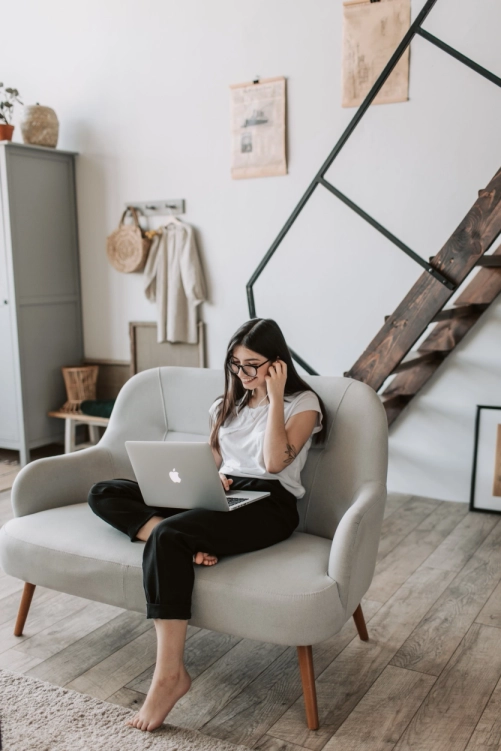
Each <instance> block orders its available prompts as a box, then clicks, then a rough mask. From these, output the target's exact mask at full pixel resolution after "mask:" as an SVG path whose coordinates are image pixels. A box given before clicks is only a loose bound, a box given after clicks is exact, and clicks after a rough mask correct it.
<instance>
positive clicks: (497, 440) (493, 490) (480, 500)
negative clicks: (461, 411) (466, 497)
mask: <svg viewBox="0 0 501 751" xmlns="http://www.w3.org/2000/svg"><path fill="white" fill-rule="evenodd" d="M470 511H489V512H490V513H498V514H501V407H490V406H487V405H485V404H479V405H477V417H476V420H475V448H474V450H473V472H472V478H471V496H470Z"/></svg>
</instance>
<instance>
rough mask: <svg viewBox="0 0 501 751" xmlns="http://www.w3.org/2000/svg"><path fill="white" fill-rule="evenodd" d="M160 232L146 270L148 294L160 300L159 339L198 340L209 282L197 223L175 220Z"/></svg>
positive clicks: (170, 340)
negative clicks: (199, 309) (199, 311)
mask: <svg viewBox="0 0 501 751" xmlns="http://www.w3.org/2000/svg"><path fill="white" fill-rule="evenodd" d="M158 232H159V234H157V235H155V237H154V239H153V242H152V244H151V247H150V252H149V253H148V259H147V261H146V265H145V267H144V272H143V274H144V291H145V294H146V297H147V298H148V300H151V301H152V302H155V300H156V303H157V342H159V343H160V342H166V341H168V342H186V343H188V344H196V343H197V341H198V332H197V306H198V305H199V304H200V303H201V302H203V301H204V300H205V299H206V286H205V280H204V275H203V270H202V266H201V264H200V258H199V256H198V249H197V245H196V241H195V234H194V232H193V227H191V225H189V224H187V223H186V222H183V223H182V224H177V223H174V222H172V223H171V224H168V225H167V226H166V227H161V228H160V229H159V230H158Z"/></svg>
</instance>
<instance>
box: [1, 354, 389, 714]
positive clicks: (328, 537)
mask: <svg viewBox="0 0 501 751" xmlns="http://www.w3.org/2000/svg"><path fill="white" fill-rule="evenodd" d="M304 379H305V380H306V381H307V382H308V383H309V384H310V385H311V386H312V387H313V388H314V389H315V390H316V391H317V393H318V394H319V395H320V396H321V397H322V399H323V401H324V403H325V406H326V409H327V412H328V420H327V431H328V433H327V435H328V437H327V439H326V441H325V443H324V444H323V445H322V446H318V447H315V446H312V447H311V448H310V451H309V454H308V459H307V462H306V465H305V467H304V469H303V472H302V475H301V478H302V482H303V485H304V486H305V488H306V494H305V496H303V498H302V499H301V500H299V501H298V509H299V515H300V523H299V526H298V527H297V529H296V530H295V531H294V532H293V534H292V535H291V537H289V538H288V539H287V540H285V541H283V542H281V543H278V544H276V545H272V546H270V547H268V548H264V549H262V550H257V551H254V552H250V553H245V554H242V555H233V556H223V557H222V558H221V560H220V561H219V563H218V564H217V565H216V566H210V567H204V566H200V567H195V568H196V573H195V585H194V590H193V599H192V618H191V620H190V624H191V625H194V626H199V627H201V628H206V629H211V630H213V631H219V632H223V633H227V634H232V635H234V636H240V637H244V638H249V639H255V640H258V641H263V642H269V643H274V644H283V645H288V646H297V650H298V659H299V667H300V672H301V679H302V686H303V694H304V700H305V709H306V719H307V724H308V728H310V729H317V728H318V726H319V725H318V711H317V704H316V692H315V680H314V673H313V658H312V645H313V644H316V643H318V642H322V641H324V640H325V639H328V638H329V637H331V636H333V635H334V634H336V633H338V632H339V631H340V630H341V628H342V627H343V625H344V624H345V623H346V621H347V620H348V619H349V618H351V617H352V616H353V618H354V620H355V623H356V627H357V630H358V633H359V636H360V638H361V639H364V640H367V639H368V635H367V629H366V626H365V621H364V617H363V613H362V609H361V606H360V602H361V598H362V597H363V595H364V594H365V593H366V592H367V590H368V588H369V586H370V584H371V581H372V577H373V574H374V568H375V564H376V554H377V549H378V544H379V539H380V534H381V524H382V519H383V513H384V507H385V501H386V478H387V467H388V429H387V420H386V415H385V410H384V408H383V406H382V404H381V401H380V399H379V397H378V396H377V394H376V393H375V392H374V391H373V390H372V389H371V388H370V387H369V386H367V385H365V384H363V383H361V382H358V381H355V380H352V379H349V378H341V377H325V376H304ZM223 384H224V374H223V371H222V370H212V369H205V368H204V369H201V368H186V367H161V368H154V369H151V370H147V371H143V372H141V373H138V374H137V375H135V376H133V377H132V378H131V379H130V380H129V381H128V382H127V383H126V384H125V385H124V386H123V388H122V390H121V391H120V394H119V396H118V398H117V401H116V404H115V407H114V410H113V414H112V416H111V420H110V423H109V425H108V428H107V430H106V433H105V434H104V435H103V437H102V438H101V440H100V441H99V443H98V444H97V445H96V446H93V447H91V448H87V449H82V450H80V451H78V452H75V453H72V454H64V455H61V456H55V457H50V458H45V459H39V460H37V461H34V462H32V463H30V464H28V465H26V466H25V467H24V468H23V469H22V470H21V472H20V473H19V475H18V476H17V477H16V480H15V482H14V486H13V489H12V504H13V509H14V518H13V519H11V520H10V521H9V522H8V523H7V524H5V525H4V527H3V528H2V529H1V530H0V564H1V566H2V567H3V569H4V570H5V572H6V573H7V574H10V575H11V576H15V577H17V578H19V579H21V580H23V581H24V582H25V586H24V591H23V595H22V599H21V604H20V608H19V614H18V618H17V622H16V626H15V631H14V633H15V634H16V635H21V634H22V630H23V627H24V623H25V621H26V617H27V615H28V610H29V606H30V603H31V598H32V596H33V592H34V589H35V586H36V585H37V584H40V585H41V586H44V587H49V588H50V589H54V590H57V591H60V592H67V593H69V594H72V595H77V596H80V597H84V598H87V599H90V600H97V601H99V602H104V603H109V604H111V605H117V606H119V607H122V608H126V609H129V610H134V611H138V612H144V613H145V612H146V601H145V595H144V590H143V585H142V568H141V566H142V551H143V545H144V543H142V542H141V541H139V540H138V541H135V542H134V543H132V544H131V542H130V540H129V539H128V538H127V537H126V536H125V535H123V534H122V533H121V532H119V531H118V530H116V529H114V528H113V527H111V526H110V525H108V524H106V522H104V521H103V520H101V519H100V518H99V517H97V516H96V515H95V514H94V513H93V512H92V510H91V509H90V508H89V506H88V505H87V500H86V499H87V493H88V491H89V489H90V487H91V485H93V484H94V483H95V482H97V481H99V480H105V479H113V478H116V477H123V478H130V479H135V478H134V474H133V472H132V468H131V465H130V462H129V459H128V455H127V452H126V450H125V446H124V441H125V440H128V439H136V440H165V441H200V440H207V438H208V432H209V422H208V408H209V406H210V404H211V403H212V402H213V400H214V399H215V398H216V396H218V395H219V394H221V393H222V392H223Z"/></svg>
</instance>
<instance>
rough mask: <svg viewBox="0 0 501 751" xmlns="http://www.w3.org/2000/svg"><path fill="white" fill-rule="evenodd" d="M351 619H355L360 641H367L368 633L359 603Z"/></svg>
mask: <svg viewBox="0 0 501 751" xmlns="http://www.w3.org/2000/svg"><path fill="white" fill-rule="evenodd" d="M353 620H354V621H355V626H356V627H357V631H358V635H359V637H360V638H361V639H362V641H369V634H368V633H367V626H366V625H365V618H364V614H363V613H362V606H361V605H359V606H358V608H357V609H356V610H355V612H354V613H353Z"/></svg>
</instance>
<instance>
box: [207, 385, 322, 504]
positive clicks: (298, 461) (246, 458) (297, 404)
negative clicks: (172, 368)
mask: <svg viewBox="0 0 501 751" xmlns="http://www.w3.org/2000/svg"><path fill="white" fill-rule="evenodd" d="M221 401H222V397H219V398H218V399H216V400H215V401H214V402H213V403H212V404H211V406H210V408H209V415H210V416H211V418H214V415H215V410H216V407H217V405H218V404H219V403H220V402H221ZM269 408H270V405H269V402H268V399H265V400H264V402H262V403H261V404H260V405H259V406H257V407H255V408H254V409H251V408H250V407H248V406H247V407H244V408H243V409H242V410H241V412H240V413H239V414H238V415H237V416H236V417H235V418H233V419H232V420H231V421H230V423H229V424H228V425H222V426H221V427H220V428H219V444H220V447H221V456H222V458H223V461H222V464H221V466H220V468H219V472H222V473H223V474H228V475H236V476H238V477H260V478H263V479H267V480H280V482H281V483H282V485H283V486H284V487H285V488H286V489H287V490H288V491H290V492H291V493H292V494H293V495H295V496H296V498H298V499H299V498H302V497H303V495H304V494H305V492H306V491H305V488H304V487H303V486H302V485H301V478H300V474H301V470H302V468H303V467H304V465H305V462H306V457H307V454H308V449H309V448H310V446H311V442H312V436H313V434H314V433H318V432H319V431H320V430H321V429H322V410H321V409H320V403H319V401H318V397H317V395H316V394H314V393H313V391H299V392H298V393H296V394H290V395H287V396H286V397H284V423H287V420H288V419H289V417H292V415H296V414H297V413H298V412H304V411H305V410H308V409H314V410H316V411H317V412H318V413H319V414H318V415H317V422H316V424H315V427H314V428H313V431H312V433H311V435H310V437H309V438H308V440H307V441H306V443H305V444H304V446H303V448H302V449H301V451H300V452H299V454H298V455H297V456H296V458H295V459H294V461H292V462H291V463H290V464H288V465H287V466H286V467H284V469H282V470H281V471H280V472H275V473H271V472H267V471H266V466H265V462H264V455H263V448H264V433H265V430H266V422H267V419H268V412H269Z"/></svg>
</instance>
